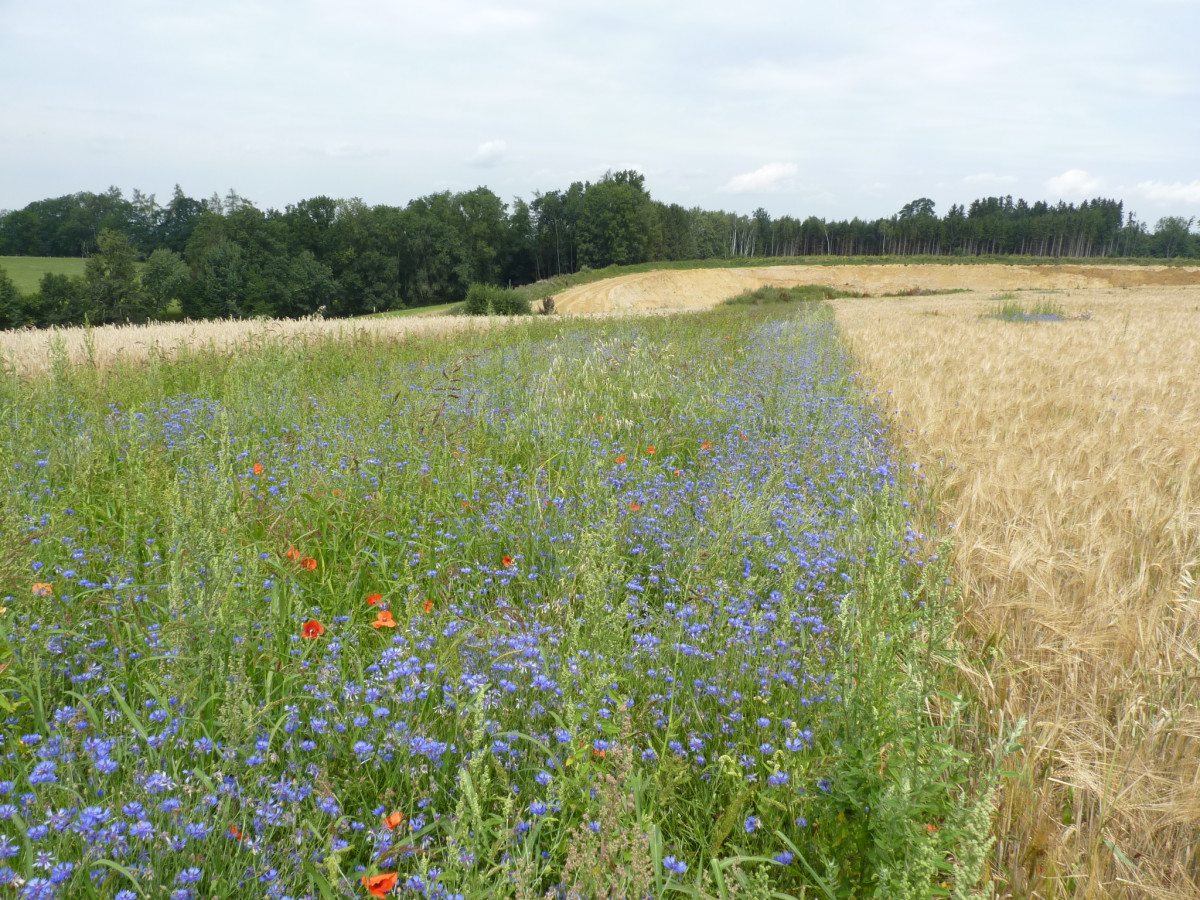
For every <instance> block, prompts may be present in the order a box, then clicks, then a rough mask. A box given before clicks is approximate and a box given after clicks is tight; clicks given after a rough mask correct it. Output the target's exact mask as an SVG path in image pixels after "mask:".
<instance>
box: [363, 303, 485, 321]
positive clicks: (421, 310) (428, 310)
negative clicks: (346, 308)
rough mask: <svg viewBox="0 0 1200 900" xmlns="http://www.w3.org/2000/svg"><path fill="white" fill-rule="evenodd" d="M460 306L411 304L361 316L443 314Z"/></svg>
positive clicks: (460, 305) (365, 317)
mask: <svg viewBox="0 0 1200 900" xmlns="http://www.w3.org/2000/svg"><path fill="white" fill-rule="evenodd" d="M461 307H462V304H461V303H436V304H434V305H433V306H413V307H410V308H409V309H389V310H388V311H387V312H381V313H371V314H370V315H366V316H362V317H361V318H364V319H373V318H381V319H393V318H396V317H401V318H404V317H407V316H444V315H449V314H451V313H453V312H454V311H455V310H457V309H460V308H461Z"/></svg>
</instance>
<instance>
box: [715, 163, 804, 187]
mask: <svg viewBox="0 0 1200 900" xmlns="http://www.w3.org/2000/svg"><path fill="white" fill-rule="evenodd" d="M795 176H796V164H795V163H780V162H774V163H767V164H766V165H765V166H762V167H761V168H758V169H755V170H754V171H753V172H743V173H742V174H741V175H734V176H733V177H732V178H730V179H729V180H728V181H727V182H725V184H724V185H722V186H721V187H720V188H719V190H720V191H721V193H723V194H768V193H774V192H776V191H781V190H784V189H786V188H789V187H791V186H792V181H793V179H794V178H795Z"/></svg>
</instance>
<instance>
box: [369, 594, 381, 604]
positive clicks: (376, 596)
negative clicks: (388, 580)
mask: <svg viewBox="0 0 1200 900" xmlns="http://www.w3.org/2000/svg"><path fill="white" fill-rule="evenodd" d="M382 599H383V594H371V595H370V596H369V597H367V606H376V605H378V604H379V601H381V600H382Z"/></svg>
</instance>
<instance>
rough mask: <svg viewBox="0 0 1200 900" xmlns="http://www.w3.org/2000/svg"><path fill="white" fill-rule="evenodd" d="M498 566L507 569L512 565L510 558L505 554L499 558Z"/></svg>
mask: <svg viewBox="0 0 1200 900" xmlns="http://www.w3.org/2000/svg"><path fill="white" fill-rule="evenodd" d="M500 564H501V565H502V566H504V568H506V569H507V568H508V567H509V566H511V565H512V557H511V556H509V555H508V554H507V553H506V554H505V555H504V556H503V557H501V559H500Z"/></svg>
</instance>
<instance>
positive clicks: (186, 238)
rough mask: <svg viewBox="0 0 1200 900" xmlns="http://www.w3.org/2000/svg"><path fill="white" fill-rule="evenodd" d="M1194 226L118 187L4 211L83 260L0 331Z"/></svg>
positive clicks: (564, 197)
mask: <svg viewBox="0 0 1200 900" xmlns="http://www.w3.org/2000/svg"><path fill="white" fill-rule="evenodd" d="M1193 223H1194V220H1193V219H1185V218H1181V217H1168V218H1163V219H1160V220H1159V221H1158V223H1157V225H1156V227H1155V228H1154V229H1153V230H1151V229H1150V228H1149V227H1148V226H1147V225H1146V224H1145V223H1142V222H1139V221H1137V220H1136V218H1135V217H1134V215H1133V214H1132V213H1130V214H1128V215H1126V214H1125V211H1124V205H1123V203H1122V202H1121V201H1118V200H1109V199H1104V198H1097V199H1095V200H1090V201H1084V202H1083V203H1081V204H1079V205H1078V206H1076V205H1074V204H1068V203H1058V204H1055V205H1052V204H1048V203H1044V202H1037V203H1033V204H1029V203H1026V202H1025V201H1024V200H1017V201H1016V202H1014V201H1013V199H1012V197H1011V196H1009V197H987V198H985V199H981V200H976V201H974V202H972V203H971V204H970V205H969V206H961V205H954V206H951V207H950V210H949V211H948V212H947V213H946V214H945V215H944V216H940V217H939V216H938V215H937V213H936V211H935V209H934V203H933V201H931V200H929V199H927V198H921V199H918V200H914V201H912V202H911V203H908V204H906V205H905V206H904V207H903V209H901V210H900V211H899V212H897V213H896V214H895V215H893V216H891V217H890V218H886V219H875V220H873V221H864V220H861V219H858V218H855V219H852V220H850V221H840V222H831V221H825V220H823V219H818V218H815V217H812V216H810V217H808V218H806V219H803V220H801V219H798V218H794V217H792V216H783V217H781V218H772V217H771V215H770V214H769V213H768V212H767V211H766V210H765V209H761V208H760V209H758V210H756V211H755V212H754V213H753V214H752V215H739V214H736V213H728V212H723V211H709V210H703V209H699V208H691V209H687V208H684V207H682V206H680V205H678V204H674V203H672V204H667V203H662V202H660V201H657V200H654V199H652V198H651V196H650V193H649V191H648V190H647V188H646V184H645V179H644V177H643V176H642V175H641V174H639V173H638V172H634V171H620V172H610V173H608V174H606V175H605V176H604V177H603V178H602V179H600V180H599V181H596V182H594V183H593V182H575V183H573V184H571V185H570V186H569V187H568V188H567V189H566V190H553V191H548V192H545V193H537V194H535V195H534V198H533V199H532V200H531V201H528V202H527V201H525V200H523V199H519V198H518V199H514V200H513V201H512V203H511V204H507V203H505V202H504V201H503V200H502V199H501V198H500V197H498V196H497V195H496V194H494V193H493V192H492V191H490V190H489V189H488V188H486V187H479V188H476V189H474V190H472V191H466V192H461V193H451V192H448V191H447V192H442V193H436V194H430V195H428V196H425V197H420V198H418V199H416V200H413V201H411V202H410V203H408V205H407V206H404V207H397V206H386V205H377V206H368V205H367V204H365V203H363V202H362V201H361V200H358V199H352V200H335V199H332V198H330V197H323V196H322V197H313V198H311V199H309V200H302V201H300V202H298V203H296V204H294V205H289V206H288V207H286V208H285V209H283V210H277V209H267V210H262V209H259V208H258V207H257V206H255V205H254V203H252V202H251V201H249V200H247V199H246V198H244V197H241V196H239V195H238V194H237V193H236V192H235V191H232V190H231V191H230V192H229V193H228V194H227V195H226V196H225V197H221V196H220V195H217V194H214V195H213V196H212V197H210V198H209V199H207V200H198V199H195V198H192V197H189V196H187V195H186V194H185V193H184V192H183V191H182V190H181V189H180V188H179V187H178V186H177V187H176V188H175V191H174V194H173V195H172V197H171V198H170V200H169V201H168V202H167V203H166V204H165V205H163V204H160V203H159V202H158V200H157V199H156V198H155V196H154V195H153V194H144V193H142V192H141V191H136V190H135V191H134V192H133V196H132V197H125V196H124V195H123V194H122V192H121V191H120V190H118V189H117V188H110V189H109V190H107V191H105V192H104V193H101V194H93V193H88V192H82V193H77V194H71V195H68V196H64V197H57V198H54V199H47V200H39V201H36V202H34V203H30V204H29V205H28V206H26V207H25V208H24V209H20V210H15V211H9V212H3V213H0V256H75V257H86V258H87V260H88V261H87V269H86V273H87V274H86V275H85V276H83V277H70V276H65V275H54V274H48V275H46V276H44V277H43V278H42V281H41V285H40V287H39V290H38V291H37V292H35V293H34V294H26V295H21V294H19V293H18V292H17V291H16V289H15V288H14V287H13V285H12V282H11V281H9V280H8V278H7V276H5V275H4V274H3V272H2V271H0V328H13V327H22V326H25V325H43V326H44V325H66V324H78V323H82V322H84V321H88V322H91V323H93V324H99V323H103V322H125V321H131V322H142V321H146V320H148V319H155V318H163V317H169V316H188V317H191V318H213V317H229V316H232V317H235V318H241V317H248V316H259V315H268V316H300V315H308V314H312V313H317V312H320V313H321V314H323V315H328V316H353V315H359V314H362V313H368V312H372V311H375V310H386V309H399V308H403V307H405V306H420V305H427V304H432V303H438V302H448V301H456V300H461V299H462V298H463V297H465V296H466V294H467V290H468V287H469V286H470V285H471V284H472V283H480V284H491V285H519V284H526V283H529V282H532V281H535V280H538V279H542V278H546V277H549V276H553V275H560V274H567V273H572V272H577V271H579V270H581V269H583V268H587V267H590V268H593V269H595V268H600V267H603V266H607V265H612V264H628V263H641V262H654V261H664V260H691V259H717V258H730V257H795V256H814V255H838V256H861V255H869V256H887V255H922V254H929V255H949V256H981V255H990V254H1001V255H1029V256H1040V257H1158V258H1164V259H1165V258H1175V257H1200V235H1197V234H1193V233H1192V230H1191V227H1192V225H1193Z"/></svg>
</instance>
